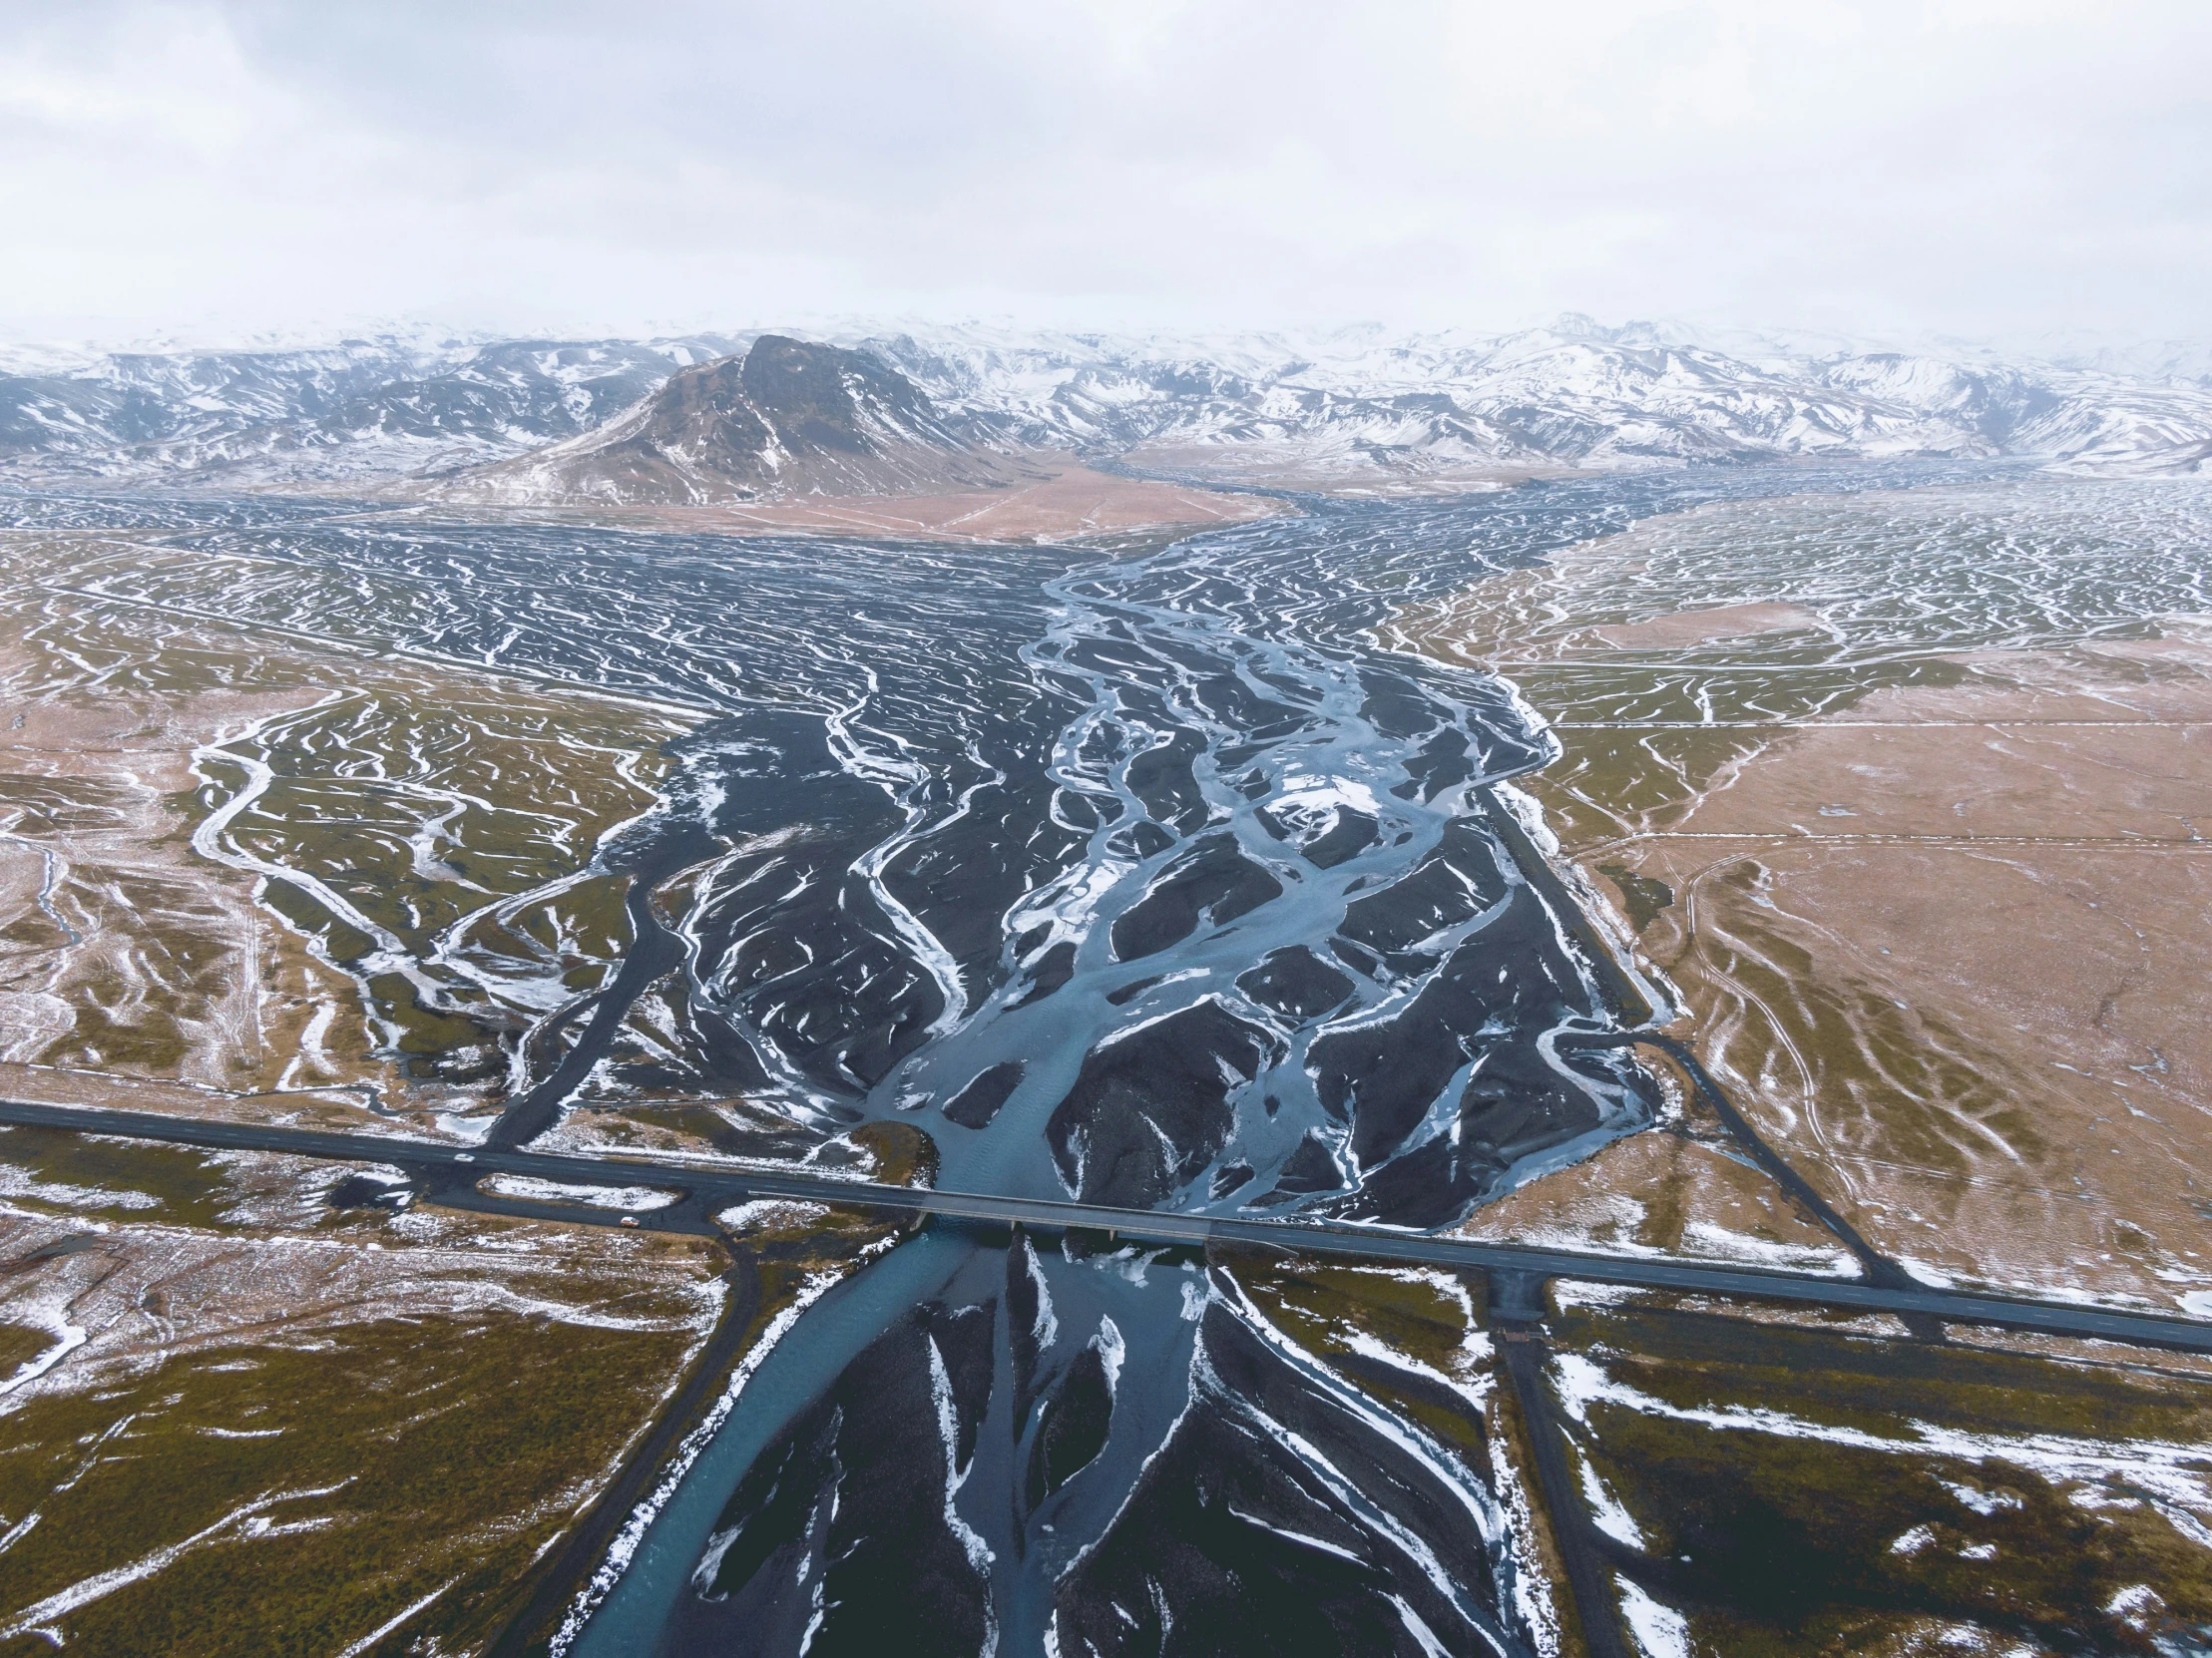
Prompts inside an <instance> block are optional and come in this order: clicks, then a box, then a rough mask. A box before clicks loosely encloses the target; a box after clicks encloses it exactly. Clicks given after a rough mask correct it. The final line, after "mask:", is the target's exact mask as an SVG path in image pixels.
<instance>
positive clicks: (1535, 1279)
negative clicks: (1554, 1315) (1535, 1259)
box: [1490, 1267, 1551, 1324]
mask: <svg viewBox="0 0 2212 1658" xmlns="http://www.w3.org/2000/svg"><path fill="white" fill-rule="evenodd" d="M1550 1282H1551V1280H1550V1279H1549V1278H1548V1277H1547V1276H1546V1275H1545V1274H1543V1273H1541V1272H1526V1271H1523V1270H1521V1269H1520V1268H1516V1267H1492V1268H1491V1269H1490V1316H1491V1318H1492V1319H1493V1320H1494V1321H1500V1320H1502V1321H1504V1322H1505V1323H1508V1324H1542V1323H1543V1322H1544V1321H1545V1320H1546V1319H1548V1318H1549V1317H1550V1316H1551V1309H1550V1307H1549V1306H1548V1304H1547V1303H1546V1301H1545V1295H1544V1288H1545V1286H1546V1285H1547V1284H1548V1283H1550Z"/></svg>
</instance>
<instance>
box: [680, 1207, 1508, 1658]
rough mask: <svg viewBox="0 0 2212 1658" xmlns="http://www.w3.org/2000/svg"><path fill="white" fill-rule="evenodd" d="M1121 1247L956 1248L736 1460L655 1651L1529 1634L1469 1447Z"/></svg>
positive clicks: (1230, 1296) (1328, 1649) (1224, 1291)
mask: <svg viewBox="0 0 2212 1658" xmlns="http://www.w3.org/2000/svg"><path fill="white" fill-rule="evenodd" d="M1131 1264H1132V1258H1131V1257H1130V1256H1128V1255H1122V1254H1115V1255H1104V1256H1084V1255H1083V1254H1082V1252H1081V1251H1080V1250H1069V1251H1048V1252H1045V1253H1043V1254H1040V1253H1039V1252H1037V1251H1035V1250H1033V1249H1032V1248H1031V1246H1030V1245H1029V1244H1028V1243H1027V1242H1026V1241H1023V1240H1020V1239H1015V1240H1012V1241H1010V1242H1005V1243H998V1244H992V1243H988V1242H986V1243H985V1244H983V1245H982V1246H981V1247H979V1248H978V1250H977V1252H976V1257H975V1259H974V1260H973V1261H972V1262H971V1263H970V1266H969V1268H967V1269H965V1270H964V1271H963V1273H962V1274H961V1275H960V1277H959V1279H958V1280H957V1281H956V1285H955V1290H956V1293H955V1294H954V1295H952V1296H949V1297H947V1298H945V1299H940V1300H934V1301H931V1302H928V1303H925V1304H924V1305H921V1306H919V1307H916V1308H914V1309H913V1310H912V1311H911V1312H909V1313H908V1314H906V1315H905V1316H904V1317H902V1318H900V1319H899V1320H898V1321H897V1322H896V1323H895V1324H894V1325H893V1326H892V1327H891V1328H890V1329H888V1330H886V1331H885V1332H884V1333H883V1334H882V1335H881V1336H880V1337H878V1338H877V1339H876V1341H875V1342H874V1343H873V1344H872V1345H871V1346H870V1347H869V1348H868V1349H867V1350H866V1351H865V1352H864V1353H862V1354H861V1355H860V1357H859V1358H858V1359H857V1360H856V1361H855V1362H854V1363H853V1364H852V1365H851V1366H850V1367H848V1368H847V1369H846V1371H845V1372H844V1373H843V1374H842V1375H841V1376H840V1377H839V1378H838V1379H837V1380H836V1382H835V1383H833V1384H832V1385H831V1386H830V1387H829V1388H828V1389H827V1390H826V1391H825V1392H824V1393H823V1394H822V1396H821V1397H820V1398H819V1399H818V1400H817V1401H816V1402H815V1403H814V1404H813V1405H812V1406H811V1407H809V1408H808V1409H807V1410H806V1411H804V1412H803V1413H802V1414H801V1415H800V1416H799V1417H798V1418H796V1419H795V1420H794V1421H793V1422H792V1423H791V1424H790V1425H789V1426H788V1427H787V1428H786V1429H785V1430H784V1432H783V1433H782V1434H781V1435H780V1436H778V1437H777V1439H776V1440H775V1441H774V1442H773V1443H772V1444H771V1445H770V1446H769V1447H768V1448H767V1449H766V1450H765V1451H763V1452H762V1454H761V1455H760V1456H759V1457H758V1458H757V1459H756V1460H755V1461H754V1462H753V1464H752V1467H751V1468H750V1470H749V1471H748V1472H747V1473H746V1474H745V1476H744V1479H743V1481H742V1482H741V1483H740V1485H739V1486H738V1488H737V1490H736V1491H735V1493H734V1494H733V1495H732V1496H731V1497H730V1499H729V1501H728V1502H727V1504H726V1505H725V1506H724V1507H723V1509H722V1512H721V1514H720V1516H719V1517H718V1519H717V1520H716V1521H715V1525H714V1531H713V1536H712V1539H711V1541H710V1543H709V1544H708V1547H707V1549H706V1551H705V1555H704V1557H703V1559H702V1560H701V1562H700V1565H699V1567H698V1568H697V1570H696V1571H695V1572H694V1573H693V1575H692V1577H691V1580H690V1585H689V1587H688V1589H687V1591H686V1592H685V1593H684V1594H683V1595H682V1597H681V1599H680V1601H679V1604H678V1606H677V1609H676V1612H675V1616H674V1618H673V1619H672V1620H671V1622H670V1624H669V1625H668V1628H667V1631H666V1634H665V1636H664V1646H663V1650H666V1651H680V1652H689V1651H731V1652H748V1653H749V1652H759V1653H768V1652H776V1653H782V1652H795V1651H798V1650H800V1647H801V1642H802V1637H804V1638H805V1641H806V1644H805V1650H807V1651H809V1652H825V1651H826V1652H853V1653H872V1652H881V1651H888V1650H897V1651H921V1652H944V1653H948V1654H950V1653H973V1652H976V1651H980V1650H983V1649H984V1648H985V1647H986V1646H987V1645H989V1644H990V1643H991V1642H993V1641H996V1642H997V1643H998V1646H999V1650H1002V1651H1015V1652H1029V1651H1037V1650H1039V1649H1040V1648H1041V1646H1042V1645H1043V1643H1044V1641H1045V1639H1046V1638H1047V1631H1048V1630H1050V1631H1051V1633H1052V1638H1053V1639H1054V1640H1056V1641H1057V1644H1058V1649H1059V1650H1060V1651H1062V1652H1082V1651H1087V1650H1088V1651H1094V1652H1098V1653H1102V1654H1105V1653H1126V1652H1145V1653H1162V1654H1190V1655H1193V1658H1196V1655H1204V1654H1216V1653H1252V1654H1255V1655H1258V1654H1278V1653H1308V1652H1310V1653H1315V1654H1325V1653H1340V1652H1358V1653H1377V1654H1381V1653H1403V1654H1407V1655H1408V1658H1414V1655H1418V1654H1423V1653H1426V1652H1430V1651H1434V1650H1437V1649H1438V1645H1439V1644H1441V1647H1442V1650H1446V1651H1452V1652H1462V1651H1468V1652H1490V1651H1499V1650H1503V1651H1508V1652H1526V1651H1529V1650H1531V1647H1530V1641H1529V1637H1528V1634H1527V1632H1526V1631H1525V1630H1521V1629H1519V1628H1517V1627H1514V1626H1513V1624H1512V1620H1511V1618H1510V1616H1509V1615H1508V1614H1506V1613H1503V1612H1502V1611H1501V1607H1504V1606H1509V1605H1510V1604H1511V1596H1510V1595H1509V1594H1508V1593H1507V1592H1506V1587H1505V1584H1504V1582H1503V1581H1502V1577H1501V1574H1502V1573H1504V1572H1506V1571H1509V1570H1510V1569H1511V1568H1510V1567H1509V1566H1507V1565H1506V1564H1505V1562H1504V1559H1503V1556H1502V1555H1501V1554H1500V1553H1499V1551H1498V1545H1497V1539H1498V1538H1499V1537H1500V1536H1501V1535H1502V1531H1503V1522H1502V1519H1501V1517H1500V1513H1501V1511H1500V1508H1499V1505H1498V1504H1497V1502H1496V1500H1495V1498H1494V1496H1493V1495H1492V1493H1491V1491H1490V1489H1489V1486H1488V1483H1487V1481H1486V1476H1485V1474H1484V1473H1483V1471H1482V1468H1481V1463H1480V1460H1479V1458H1478V1457H1476V1456H1472V1455H1470V1454H1469V1452H1468V1451H1464V1450H1456V1449H1453V1448H1451V1447H1450V1446H1448V1445H1447V1444H1446V1443H1445V1442H1444V1441H1442V1440H1440V1439H1438V1438H1435V1437H1433V1436H1432V1435H1431V1434H1430V1433H1429V1432H1428V1431H1427V1430H1425V1429H1423V1428H1422V1427H1420V1426H1418V1425H1410V1424H1408V1423H1406V1422H1404V1421H1402V1420H1400V1419H1399V1418H1398V1417H1397V1416H1395V1415H1393V1414H1392V1413H1391V1412H1390V1411H1389V1410H1387V1409H1386V1408H1385V1407H1384V1406H1383V1405H1381V1404H1380V1403H1378V1399H1377V1397H1376V1396H1374V1395H1372V1394H1370V1393H1367V1392H1363V1391H1362V1389H1361V1388H1360V1387H1359V1386H1358V1385H1356V1384H1355V1383H1354V1382H1353V1381H1352V1380H1350V1379H1349V1378H1348V1377H1347V1375H1346V1374H1344V1373H1342V1372H1341V1371H1339V1370H1338V1369H1334V1368H1331V1367H1329V1366H1328V1365H1325V1364H1324V1363H1323V1362H1321V1361H1320V1360H1317V1359H1316V1358H1315V1357H1314V1355H1313V1354H1312V1353H1311V1352H1309V1351H1307V1350H1306V1349H1304V1348H1302V1347H1300V1346H1298V1345H1297V1344H1296V1343H1294V1342H1293V1341H1291V1340H1290V1339H1288V1338H1287V1337H1286V1336H1285V1335H1284V1334H1283V1333H1282V1332H1281V1331H1280V1330H1279V1329H1278V1328H1277V1327H1276V1326H1275V1325H1274V1324H1273V1323H1271V1322H1270V1321H1269V1320H1268V1318H1267V1317H1266V1316H1265V1315H1264V1314H1263V1313H1261V1312H1260V1310H1259V1308H1258V1307H1257V1306H1256V1305H1255V1304H1254V1303H1252V1302H1251V1301H1250V1300H1248V1299H1247V1298H1246V1296H1245V1294H1244V1292H1243V1290H1242V1289H1241V1287H1240V1286H1239V1285H1238V1284H1237V1282H1236V1281H1235V1280H1234V1279H1233V1278H1231V1277H1230V1276H1228V1275H1227V1274H1226V1273H1223V1272H1220V1271H1215V1272H1213V1273H1210V1274H1207V1273H1202V1272H1200V1271H1199V1270H1198V1269H1197V1267H1196V1265H1195V1263H1192V1262H1184V1263H1180V1264H1177V1263H1175V1262H1173V1261H1172V1260H1170V1259H1166V1258H1155V1259H1153V1260H1151V1261H1150V1262H1149V1264H1148V1266H1147V1267H1146V1268H1145V1269H1144V1274H1143V1276H1144V1278H1145V1280H1146V1282H1143V1283H1138V1282H1134V1281H1132V1278H1131V1276H1130V1271H1129V1269H1130V1266H1131ZM957 1292H965V1293H957ZM969 1294H975V1295H978V1296H979V1299H974V1300H970V1299H968V1295H969ZM1161 1311H1164V1312H1165V1313H1166V1318H1165V1321H1164V1324H1162V1323H1161V1322H1160V1321H1159V1320H1158V1319H1157V1318H1156V1317H1154V1318H1150V1319H1144V1320H1142V1321H1141V1322H1139V1320H1138V1319H1136V1318H1132V1317H1131V1315H1132V1314H1143V1313H1146V1312H1151V1313H1154V1314H1157V1313H1158V1312H1161ZM1123 1330H1131V1331H1134V1332H1136V1334H1134V1335H1133V1336H1131V1337H1129V1338H1124V1336H1123V1334H1122V1332H1123ZM1162 1331H1164V1332H1165V1334H1166V1335H1167V1337H1168V1339H1169V1346H1168V1348H1167V1349H1166V1350H1163V1351H1143V1350H1140V1348H1139V1347H1138V1345H1137V1344H1138V1343H1140V1342H1144V1343H1149V1342H1152V1341H1155V1340H1156V1337H1157V1335H1158V1334H1159V1333H1160V1332H1162ZM1163 1360H1172V1361H1174V1362H1171V1363H1161V1362H1160V1361H1163ZM1412 1368H1413V1367H1411V1366H1409V1367H1407V1370H1406V1371H1400V1370H1395V1369H1391V1368H1389V1367H1385V1369H1386V1372H1387V1374H1388V1376H1389V1378H1390V1379H1391V1380H1393V1381H1395V1382H1397V1383H1398V1384H1400V1385H1408V1384H1410V1385H1412V1386H1415V1387H1419V1386H1421V1385H1422V1384H1421V1379H1420V1377H1419V1376H1416V1375H1411V1374H1408V1371H1410V1370H1411V1369H1412ZM1462 1409H1463V1411H1464V1410H1465V1406H1464V1403H1463V1405H1462ZM1163 1430H1164V1435H1163V1437H1162V1431H1163ZM1475 1434H1476V1446H1477V1450H1478V1451H1479V1449H1480V1430H1479V1428H1477V1429H1476V1430H1475ZM1001 1469H1003V1470H1004V1472H1005V1476H1006V1484H1005V1499H1004V1500H1003V1501H989V1502H984V1503H980V1504H973V1503H969V1502H966V1501H962V1500H960V1492H961V1491H962V1490H963V1489H964V1488H966V1487H968V1486H970V1485H971V1484H975V1483H980V1482H982V1481H984V1480H987V1479H988V1480H991V1483H989V1484H988V1485H986V1486H985V1489H986V1490H988V1491H998V1490H999V1489H1000V1488H1001V1487H1000V1485H999V1483H998V1481H997V1480H996V1479H992V1476H993V1475H994V1474H996V1473H998V1472H999V1470H1001ZM1078 1518H1081V1519H1083V1520H1085V1521H1087V1522H1089V1523H1086V1524H1084V1525H1082V1526H1081V1528H1080V1530H1078V1531H1077V1532H1076V1534H1075V1535H1070V1522H1071V1521H1072V1520H1076V1519H1078ZM1102 1527H1103V1529H1102ZM1486 1539H1488V1540H1486ZM1087 1540H1089V1542H1090V1546H1088V1547H1087V1548H1084V1549H1083V1550H1082V1552H1081V1553H1080V1555H1078V1554H1077V1553H1076V1552H1075V1551H1076V1549H1077V1548H1078V1546H1079V1544H1081V1543H1083V1542H1085V1541H1087ZM1071 1568H1072V1569H1071ZM810 1626H811V1634H810V1635H808V1634H807V1631H808V1630H809V1627H810Z"/></svg>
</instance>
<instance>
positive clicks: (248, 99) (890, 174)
mask: <svg viewBox="0 0 2212 1658" xmlns="http://www.w3.org/2000/svg"><path fill="white" fill-rule="evenodd" d="M2208 46H2212V9H2207V8H2204V7H2202V6H2199V5H2195V4H2191V3H2186V0H2167V3H2160V0H2141V3H2136V4H2131V5H2129V6H2127V7H2124V8H2084V7H2079V6H2074V5H2049V4H2033V3H2025V0H2023V3H2015V4H2006V5H1995V4H1982V3H1979V0H1951V3H1948V4H1946V5H1944V6H1940V7H1928V6H1922V5H1905V4H1896V5H1890V4H1843V3H1835V4H1824V5H1813V6H1757V5H1751V4H1733V3H1730V4H1723V3H1717V0H1707V3H1703V4H1676V5H1662V4H1640V5H1638V4H1603V5H1599V4H1581V5H1573V4H1568V5H1552V6H1545V7H1541V8H1540V7H1534V6H1528V5H1523V4H1510V5H1504V4H1472V3H1465V0H1461V3H1447V0H1401V3H1387V0H1386V3H1370V4H1367V5H1362V6H1357V7H1352V6H1343V5H1340V4H1335V3H1329V4H1321V3H1317V0H1274V3H1266V4H1262V3H1259V0H1212V3H1206V4H1197V3H1191V4H1182V3H1177V0H1119V3H1115V4H1106V3H1096V4H1094V3H1066V0H1062V3H1057V4H1039V3H1036V0H1025V3H1022V4H1015V3H1012V0H905V3H893V0H881V3H870V4H851V3H847V4H827V3H825V4H819V5H814V6H798V7H794V6H790V5H788V4H782V3H778V4H774V5H770V4H763V3H759V0H741V3H737V4H729V3H717V4H706V3H699V4H687V3H681V0H638V3H626V4H623V5H619V6H618V5H613V4H604V3H601V4H582V3H577V0H568V3H563V0H541V3H538V4H529V5H525V4H519V3H514V4H510V3H505V0H480V3H478V4H474V5H471V6H467V7H453V6H450V5H444V4H437V5H433V4H427V3H422V4H418V3H415V0H380V3H379V4H378V5H375V6H363V7H332V6H326V5H321V4H276V3H265V0H264V3H255V0H235V3H232V4H228V5H221V4H208V5H186V4H140V5H116V4H105V5H104V4H100V3H97V0H94V3H87V4H80V5H78V6H75V7H73V8H70V9H68V10H66V11H59V10H57V9H56V8H53V7H51V6H46V5H32V4H26V3H17V4H14V5H9V4H6V3H5V0H0V62H4V63H5V64H6V66H7V67H6V68H5V69H0V164H4V165H0V212H4V213H5V214H6V217H7V222H8V223H9V224H10V226H11V237H10V239H11V244H12V245H11V255H10V258H9V259H8V260H7V261H5V262H4V263H0V316H12V317H15V318H31V319H35V318H56V317H61V316H64V315H83V314H85V313H105V314H109V315H113V316H116V317H119V318H130V319H133V320H135V321H139V322H142V323H177V322H183V321H186V320H189V319H191V318H193V317H198V316H208V315H215V316H221V317H223V318H225V319H227V320H230V321H232V322H266V323H271V324H275V323H293V322H298V321H302V320H305V319H308V318H315V317H320V318H333V317H342V316H348V315H359V314H393V313H402V312H410V313H418V314H422V313H427V314H435V315H443V316H450V317H454V318H456V319H460V320H470V321H479V322H485V323H494V324H500V325H509V326H526V325H531V324H534V323H535V324H563V325H576V324H581V323H586V322H596V323H602V324H607V325H623V326H635V325H638V324H639V323H641V322H645V321H649V320H664V321H676V320H683V321H690V322H699V323H707V322H720V323H725V324H730V323H738V322H742V321H746V320H750V319H756V318H765V317H771V316H785V317H789V316H792V315H794V314H797V313H807V312H812V313H821V312H827V311H835V310H871V311H892V310H908V311H925V312H933V313H936V314H940V315H942V314H947V313H948V312H954V311H973V310H979V309H980V310H988V311H1004V312H1009V313H1012V314H1014V315H1016V316H1020V317H1029V318H1035V319H1039V320H1050V321H1059V322H1073V323H1080V322H1085V321H1095V322H1099V323H1121V322H1128V321H1142V320H1148V319H1159V320H1168V321H1177V322H1200V323H1203V322H1213V323H1249V322H1268V321H1275V320H1333V319H1340V318H1345V317H1353V316H1375V317H1383V318H1387V319H1390V320H1392V321H1398V322H1407V323H1442V322H1454V323H1462V324H1466V325H1470V326H1478V327H1480V326H1488V325H1504V324H1509V323H1512V322H1515V321H1519V320H1523V319H1526V318H1530V317H1534V316H1539V315H1546V314H1548V313H1549V312H1551V311H1554V310H1557V309H1561V308H1576V309H1583V310H1589V311H1592V312H1595V313H1598V314H1603V315H1611V316H1616V317H1617V316H1620V315H1624V314H1629V313H1636V314H1645V313H1653V312H1656V313H1662V314H1675V315H1688V316H1699V317H1705V318H1708V319H1712V320H1723V321H1773V322H1799V323H1820V324H1828V325H1835V326H1845V327H1862V328H1875V329H1880V328H1945V329H1951V330H1955V331H1961V332H1968V333H1999V334H2011V335H2017V334H2020V333H2023V332H2025V333H2033V332H2040V331H2044V330H2050V329H2075V328H2102V329H2108V330H2113V331H2117V332H2123V333H2150V334H2158V333H2179V332H2189V331H2194V330H2199V329H2201V323H2200V322H2199V320H2198V318H2199V316H2200V314H2201V307H2200V303H2199V300H2198V295H2199V294H2200V293H2201V292H2202V291H2204V289H2205V287H2206V285H2207V278H2208V277H2212V222H2208V218H2207V212H2206V202H2207V199H2208V197H2207V186H2208V185H2212V113H2208V109H2207V106H2206V104H2205V101H2204V100H2203V99H2202V98H2201V96H2200V94H2199V88H2198V77H2199V72H2200V70H2201V66H2202V65H2203V63H2204V62H2206V61H2207V51H2206V49H2207V47H2208Z"/></svg>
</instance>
